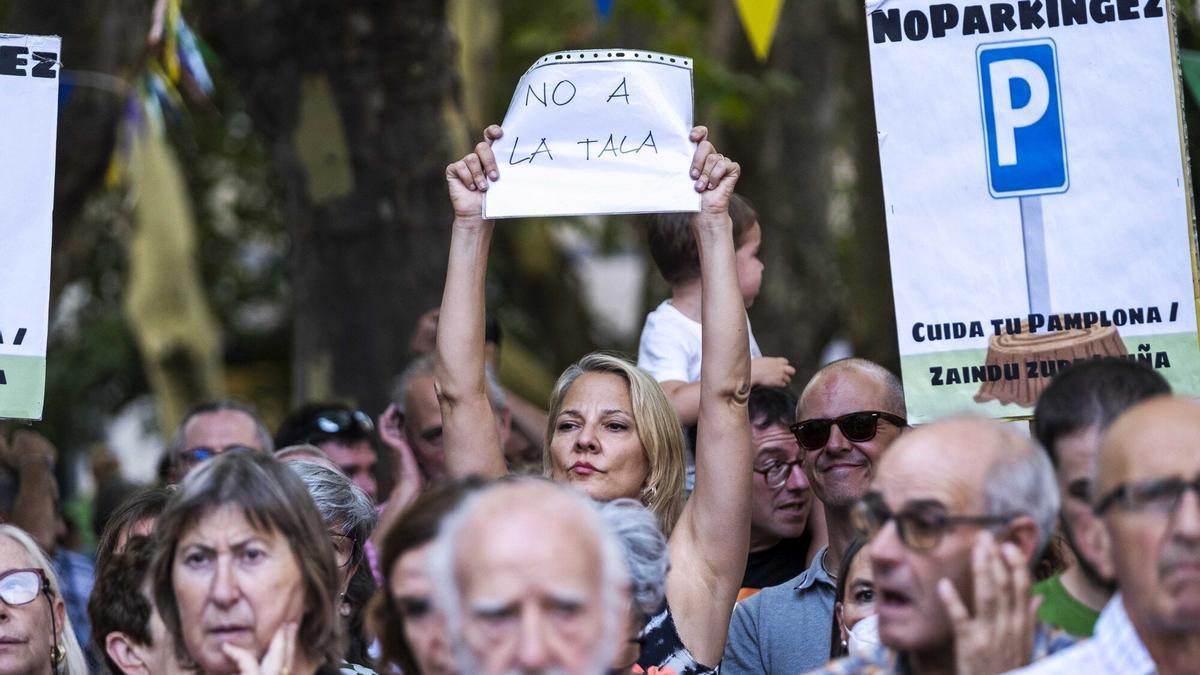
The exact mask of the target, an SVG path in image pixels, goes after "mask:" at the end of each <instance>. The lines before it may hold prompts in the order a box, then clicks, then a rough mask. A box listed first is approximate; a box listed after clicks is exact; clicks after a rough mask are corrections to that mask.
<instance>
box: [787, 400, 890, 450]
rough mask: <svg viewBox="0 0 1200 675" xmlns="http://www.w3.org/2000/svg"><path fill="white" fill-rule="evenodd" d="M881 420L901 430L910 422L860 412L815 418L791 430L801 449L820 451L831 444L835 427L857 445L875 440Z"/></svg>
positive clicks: (874, 411)
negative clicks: (830, 435) (831, 434)
mask: <svg viewBox="0 0 1200 675" xmlns="http://www.w3.org/2000/svg"><path fill="white" fill-rule="evenodd" d="M879 420H884V421H886V422H891V423H892V424H894V425H896V426H897V427H900V428H904V427H907V426H908V420H906V419H904V418H903V417H900V416H899V415H893V414H891V413H886V412H882V411H879V410H860V411H858V412H852V413H846V414H845V415H841V416H839V417H834V418H832V419H830V418H828V417H814V418H812V419H807V420H804V421H801V422H796V423H795V424H793V425H792V426H791V427H789V428H790V429H791V430H792V434H793V435H795V437H796V442H797V443H799V444H800V447H801V448H804V449H805V450H820V449H821V448H823V447H825V444H826V443H828V442H829V432H830V430H831V429H833V425H835V424H836V425H837V427H838V429H840V430H841V432H842V435H843V436H845V437H846V440H848V441H853V442H855V443H865V442H867V441H869V440H871V439H872V438H875V432H876V431H877V430H878V428H879V426H878V421H879Z"/></svg>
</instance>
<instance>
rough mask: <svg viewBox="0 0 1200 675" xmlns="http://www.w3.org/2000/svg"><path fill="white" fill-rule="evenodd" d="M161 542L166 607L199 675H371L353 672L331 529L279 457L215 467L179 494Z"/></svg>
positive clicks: (158, 599)
mask: <svg viewBox="0 0 1200 675" xmlns="http://www.w3.org/2000/svg"><path fill="white" fill-rule="evenodd" d="M154 536H155V539H156V540H157V543H158V551H157V554H156V555H155V560H154V565H153V568H152V574H153V590H154V599H155V603H156V604H157V606H158V609H159V612H160V613H161V615H162V619H163V623H164V624H166V627H167V632H168V633H169V634H170V635H171V638H172V639H173V640H174V641H175V645H176V648H177V651H178V652H179V653H180V655H181V658H188V659H190V660H191V662H192V663H194V664H195V666H196V668H197V670H198V671H200V672H202V673H206V674H210V675H218V674H219V675H231V674H232V673H244V674H245V675H250V674H253V673H259V672H262V673H268V674H286V675H314V673H320V674H322V675H325V674H334V673H339V672H343V673H345V672H360V673H361V672H370V671H366V670H365V669H362V668H360V667H356V666H347V665H345V664H344V663H343V658H342V656H343V654H344V632H343V626H342V622H341V621H340V617H339V615H338V606H339V603H338V593H337V589H338V588H339V587H340V585H339V581H340V576H339V574H338V566H337V562H336V561H335V559H334V549H333V546H332V545H331V541H330V533H329V531H328V528H327V526H326V524H325V522H324V521H323V520H322V519H321V514H320V513H319V512H318V511H317V508H316V506H314V505H313V501H312V499H311V498H310V497H309V494H308V492H307V491H306V490H305V487H304V483H303V482H302V481H301V480H300V478H299V477H298V476H297V475H296V474H295V473H293V472H292V471H290V470H289V469H287V468H286V467H285V466H284V465H283V464H282V463H280V462H279V461H277V460H276V459H274V458H273V457H270V456H267V455H264V454H259V453H252V454H251V453H243V454H224V455H220V456H218V457H216V458H214V459H212V460H210V461H208V462H205V463H204V464H202V465H201V466H200V467H199V468H197V469H196V470H195V471H193V472H192V473H190V474H189V475H188V477H187V479H185V480H184V482H183V483H182V484H181V485H180V486H179V491H178V492H176V493H175V495H174V496H172V497H171V500H170V501H169V502H168V503H167V508H166V509H165V510H164V511H163V514H162V516H160V518H159V521H158V526H157V527H156V529H155V533H154Z"/></svg>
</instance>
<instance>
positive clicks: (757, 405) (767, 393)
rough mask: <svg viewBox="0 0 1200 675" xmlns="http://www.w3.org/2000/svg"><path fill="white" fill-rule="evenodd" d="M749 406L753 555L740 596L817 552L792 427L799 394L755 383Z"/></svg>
mask: <svg viewBox="0 0 1200 675" xmlns="http://www.w3.org/2000/svg"><path fill="white" fill-rule="evenodd" d="M748 408H749V411H750V435H751V437H752V439H753V442H754V476H753V477H752V478H751V488H750V493H751V506H750V557H749V558H748V559H747V561H746V573H745V575H744V576H743V577H742V591H741V594H740V596H741V597H740V598H739V599H745V598H746V597H749V596H750V595H753V594H754V593H755V592H756V591H758V590H759V589H762V588H766V587H768V586H774V585H776V584H781V583H783V582H785V581H787V580H788V579H791V578H792V577H794V576H796V575H797V574H800V573H801V572H803V571H804V570H805V568H807V567H808V560H809V557H810V554H811V553H813V551H810V550H809V549H810V548H812V542H813V534H812V532H810V531H809V528H808V523H809V516H810V514H811V513H812V506H813V499H814V498H813V495H812V490H811V489H809V486H808V477H807V476H805V475H804V466H803V459H804V455H803V454H802V451H801V450H800V446H799V445H798V444H797V443H796V437H795V436H793V435H792V432H791V429H790V428H789V427H790V426H791V424H792V422H794V421H795V415H796V395H795V394H793V393H792V392H790V391H788V390H787V389H783V388H779V387H754V388H753V389H751V390H750V402H749V405H748ZM822 543H823V542H822Z"/></svg>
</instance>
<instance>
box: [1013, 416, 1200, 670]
mask: <svg viewBox="0 0 1200 675" xmlns="http://www.w3.org/2000/svg"><path fill="white" fill-rule="evenodd" d="M1094 485H1095V490H1094V491H1093V492H1092V494H1093V495H1094V506H1093V510H1094V511H1095V513H1096V515H1097V516H1098V517H1099V519H1100V523H1099V524H1098V525H1097V526H1096V527H1095V530H1094V532H1093V535H1094V536H1095V537H1096V538H1097V540H1098V542H1099V544H1100V546H1099V548H1100V549H1101V551H1102V552H1103V555H1102V559H1101V566H1102V568H1103V571H1104V572H1106V573H1107V574H1111V575H1112V576H1113V577H1114V578H1116V580H1117V587H1118V589H1119V592H1118V594H1117V595H1115V596H1113V598H1112V599H1111V600H1109V602H1108V604H1107V605H1105V606H1104V610H1103V611H1102V612H1101V613H1100V619H1099V620H1098V621H1097V622H1096V632H1095V634H1094V636H1093V638H1092V639H1091V640H1088V641H1086V642H1083V643H1080V645H1079V646H1077V647H1075V648H1074V649H1070V650H1067V651H1066V652H1063V653H1062V654H1060V655H1058V656H1056V657H1055V658H1053V659H1048V660H1046V661H1044V662H1042V663H1039V664H1037V665H1035V666H1034V667H1030V668H1027V669H1026V670H1025V671H1023V672H1025V673H1037V674H1043V673H1116V672H1120V673H1129V674H1130V675H1148V674H1149V673H1156V672H1157V673H1160V674H1161V675H1174V674H1176V673H1197V672H1200V403H1197V402H1195V401H1191V400H1184V399H1180V398H1171V397H1160V398H1156V399H1151V400H1150V401H1147V402H1145V403H1142V404H1140V405H1138V406H1136V407H1134V408H1131V409H1130V410H1129V411H1128V412H1126V413H1125V414H1124V415H1122V416H1121V417H1120V418H1118V419H1117V421H1116V422H1114V423H1113V425H1112V426H1111V427H1109V430H1108V433H1106V434H1105V436H1104V439H1103V441H1102V442H1101V446H1100V458H1099V461H1098V463H1097V471H1096V475H1095V478H1094Z"/></svg>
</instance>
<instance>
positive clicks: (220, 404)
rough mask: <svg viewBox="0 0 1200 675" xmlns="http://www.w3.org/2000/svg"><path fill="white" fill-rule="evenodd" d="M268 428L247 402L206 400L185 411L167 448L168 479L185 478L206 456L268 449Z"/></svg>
mask: <svg viewBox="0 0 1200 675" xmlns="http://www.w3.org/2000/svg"><path fill="white" fill-rule="evenodd" d="M272 450H274V445H273V444H272V442H271V431H270V430H269V429H267V425H266V424H264V423H263V421H262V420H261V419H259V417H258V415H257V414H255V412H254V410H253V409H252V408H250V407H249V406H247V405H245V404H243V403H238V402H237V401H230V400H216V401H206V402H204V403H201V404H199V405H197V406H195V407H193V408H192V409H191V410H189V411H188V412H187V414H186V415H184V416H183V421H182V422H180V424H179V431H177V432H176V434H175V438H174V440H172V441H171V446H170V448H169V453H168V457H169V463H170V467H169V477H168V482H170V483H172V484H174V483H179V482H180V481H182V480H183V479H184V477H185V476H187V475H188V473H190V472H191V470H192V469H194V468H196V467H197V466H199V465H200V464H202V463H204V462H205V461H206V460H209V459H212V458H213V457H216V456H217V455H220V454H222V453H226V452H271V451H272Z"/></svg>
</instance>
